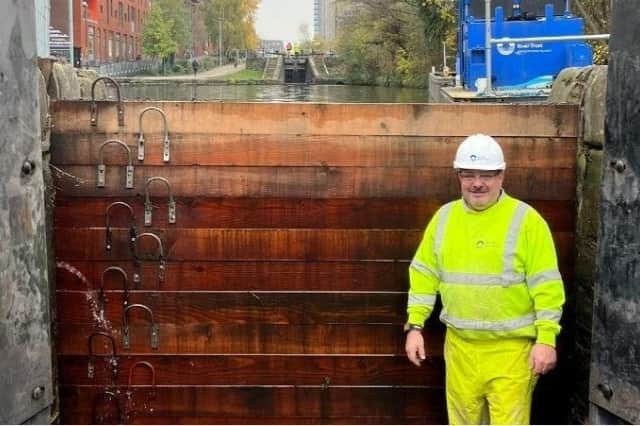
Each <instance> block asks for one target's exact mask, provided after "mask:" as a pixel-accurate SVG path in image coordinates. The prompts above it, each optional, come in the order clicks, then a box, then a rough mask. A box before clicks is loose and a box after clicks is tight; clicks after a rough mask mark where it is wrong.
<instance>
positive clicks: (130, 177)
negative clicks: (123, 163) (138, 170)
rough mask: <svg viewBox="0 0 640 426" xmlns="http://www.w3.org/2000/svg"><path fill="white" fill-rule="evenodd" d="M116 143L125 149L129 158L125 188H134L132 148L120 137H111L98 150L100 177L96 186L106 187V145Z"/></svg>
mask: <svg viewBox="0 0 640 426" xmlns="http://www.w3.org/2000/svg"><path fill="white" fill-rule="evenodd" d="M111 144H116V145H119V146H121V147H123V148H124V149H125V151H126V152H127V156H128V158H129V162H128V164H127V168H126V179H125V188H127V189H131V188H133V164H132V163H131V150H130V149H129V147H128V146H127V145H126V144H125V143H124V142H122V141H121V140H118V139H109V140H108V141H105V142H103V143H102V145H100V150H99V151H98V177H97V183H96V186H97V187H98V188H104V184H105V174H106V172H107V166H105V164H104V152H103V151H104V147H105V146H107V145H111Z"/></svg>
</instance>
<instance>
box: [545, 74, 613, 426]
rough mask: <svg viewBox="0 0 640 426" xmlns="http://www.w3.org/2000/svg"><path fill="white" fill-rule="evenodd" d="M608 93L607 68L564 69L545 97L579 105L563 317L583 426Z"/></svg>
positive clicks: (576, 413) (575, 412)
mask: <svg viewBox="0 0 640 426" xmlns="http://www.w3.org/2000/svg"><path fill="white" fill-rule="evenodd" d="M606 92H607V67H606V66H592V67H586V68H567V69H565V70H563V71H562V72H561V73H560V75H559V76H558V78H557V79H556V82H555V83H554V85H553V91H552V94H551V97H550V98H549V100H550V102H552V103H571V104H576V105H580V111H581V119H580V131H579V136H578V163H577V188H576V191H577V200H578V202H577V206H576V207H577V219H576V253H577V255H576V262H575V279H574V282H575V286H576V288H575V294H576V299H575V305H574V306H567V310H568V311H569V312H571V313H572V315H567V317H568V318H575V323H573V324H568V327H567V328H568V332H570V333H573V334H574V336H573V337H574V338H573V339H572V341H573V342H574V345H573V348H572V349H573V350H572V354H571V356H570V361H571V363H570V364H571V368H572V369H573V375H574V382H575V383H576V386H575V391H574V393H573V394H572V395H571V397H570V421H571V422H572V423H579V424H584V423H587V422H588V415H589V363H590V356H591V325H592V314H593V287H594V283H595V272H596V257H597V246H598V225H599V215H600V181H601V174H602V173H601V169H602V147H603V144H604V119H605V104H606Z"/></svg>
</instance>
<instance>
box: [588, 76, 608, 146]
mask: <svg viewBox="0 0 640 426" xmlns="http://www.w3.org/2000/svg"><path fill="white" fill-rule="evenodd" d="M583 105H584V108H583V112H582V114H583V123H584V124H583V125H584V130H583V136H582V140H583V141H584V142H585V143H587V144H589V145H592V146H598V147H602V146H603V144H604V120H605V114H606V105H607V66H606V65H595V66H594V67H593V71H592V72H591V75H590V77H589V81H588V82H587V87H586V90H585V93H584V102H583Z"/></svg>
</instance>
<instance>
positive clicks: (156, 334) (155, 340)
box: [151, 324, 160, 349]
mask: <svg viewBox="0 0 640 426" xmlns="http://www.w3.org/2000/svg"><path fill="white" fill-rule="evenodd" d="M158 346H160V327H158V325H157V324H152V325H151V349H158Z"/></svg>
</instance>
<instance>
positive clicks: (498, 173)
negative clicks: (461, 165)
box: [457, 169, 504, 210]
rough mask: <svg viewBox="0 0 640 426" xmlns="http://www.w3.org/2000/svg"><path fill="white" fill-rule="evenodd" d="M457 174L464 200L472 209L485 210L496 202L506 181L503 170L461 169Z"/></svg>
mask: <svg viewBox="0 0 640 426" xmlns="http://www.w3.org/2000/svg"><path fill="white" fill-rule="evenodd" d="M457 172H458V180H459V181H460V190H461V191H462V198H464V200H465V201H466V202H467V204H468V205H469V206H470V207H471V208H472V209H474V210H484V209H486V208H487V207H490V206H491V205H493V203H495V202H496V200H497V199H498V196H499V195H500V189H501V188H502V180H503V179H504V172H503V171H502V170H468V169H460V170H458V171H457Z"/></svg>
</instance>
